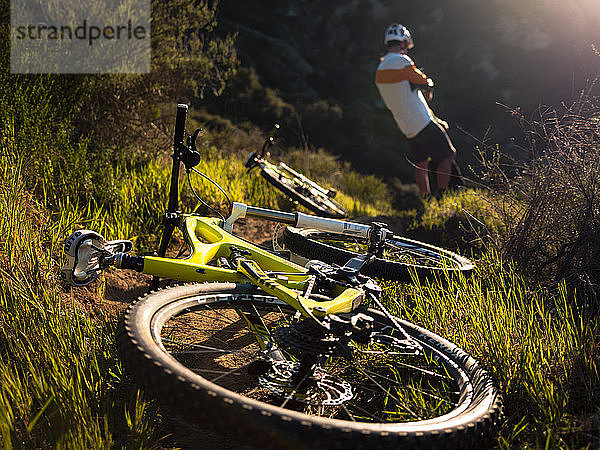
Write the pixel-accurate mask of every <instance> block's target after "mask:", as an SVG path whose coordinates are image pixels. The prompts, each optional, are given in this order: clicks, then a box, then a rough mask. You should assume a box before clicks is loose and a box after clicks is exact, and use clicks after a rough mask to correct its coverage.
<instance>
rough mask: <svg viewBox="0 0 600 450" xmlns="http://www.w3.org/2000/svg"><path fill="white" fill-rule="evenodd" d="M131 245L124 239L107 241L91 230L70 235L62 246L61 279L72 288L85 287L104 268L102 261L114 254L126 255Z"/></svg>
mask: <svg viewBox="0 0 600 450" xmlns="http://www.w3.org/2000/svg"><path fill="white" fill-rule="evenodd" d="M132 248H133V243H132V242H131V241H127V240H124V239H120V240H115V241H107V240H106V239H104V237H103V236H102V235H101V234H99V233H97V232H95V231H92V230H79V231H76V232H74V233H73V234H71V236H69V237H68V238H67V240H66V241H65V244H64V250H65V256H66V259H67V262H66V264H65V265H64V266H63V268H62V270H61V277H62V278H63V279H64V280H65V281H66V282H67V283H69V284H71V285H72V286H87V285H88V284H90V283H92V282H93V281H95V280H96V279H97V278H98V276H99V275H100V272H101V271H102V270H103V269H104V268H105V267H103V266H102V262H103V260H104V259H105V258H106V257H107V256H112V255H114V254H115V253H128V252H130V251H131V249H132Z"/></svg>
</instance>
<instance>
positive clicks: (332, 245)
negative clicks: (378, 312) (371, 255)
mask: <svg viewBox="0 0 600 450" xmlns="http://www.w3.org/2000/svg"><path fill="white" fill-rule="evenodd" d="M283 241H284V243H285V246H286V248H287V249H288V250H290V251H292V252H294V253H297V254H299V255H301V256H303V257H305V258H310V259H318V260H320V261H324V262H327V263H330V264H338V265H344V264H345V263H346V262H347V261H348V260H350V259H351V258H353V257H355V256H357V255H359V254H364V253H365V252H366V251H367V245H366V240H365V239H361V238H357V237H354V236H348V235H343V234H338V233H327V232H322V231H319V230H313V229H300V228H293V227H288V228H286V229H285V230H284V233H283ZM474 267H475V266H474V264H473V263H472V262H471V261H470V260H469V259H467V258H465V257H463V256H461V255H459V254H457V253H454V252H451V251H448V250H445V249H442V248H439V247H436V246H433V245H430V244H426V243H424V242H419V241H416V240H413V239H407V238H403V237H401V236H392V237H390V238H388V239H386V242H385V243H384V250H383V255H382V257H380V258H377V259H376V260H375V261H374V262H372V263H371V264H370V265H368V266H367V267H365V268H364V270H363V273H364V274H365V275H368V276H374V277H380V278H385V279H389V280H393V281H410V280H411V277H412V274H413V273H414V274H416V275H417V276H419V277H425V278H426V277H430V276H435V274H436V273H442V272H448V273H462V274H464V275H467V274H470V273H471V271H472V270H473V268H474Z"/></svg>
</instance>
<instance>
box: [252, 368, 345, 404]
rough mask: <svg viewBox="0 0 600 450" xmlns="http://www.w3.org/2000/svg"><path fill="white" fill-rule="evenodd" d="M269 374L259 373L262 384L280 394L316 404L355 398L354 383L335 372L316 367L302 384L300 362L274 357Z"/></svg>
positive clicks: (340, 402) (334, 402)
mask: <svg viewBox="0 0 600 450" xmlns="http://www.w3.org/2000/svg"><path fill="white" fill-rule="evenodd" d="M270 362H271V368H270V369H269V370H268V371H267V373H265V374H263V375H260V376H259V377H258V381H259V383H260V385H261V386H262V387H264V388H266V389H268V390H270V391H271V392H273V393H275V394H277V395H279V396H280V397H283V398H286V399H290V400H295V401H298V402H301V403H305V404H309V405H313V406H321V405H323V406H335V405H341V404H342V403H344V402H347V401H348V400H351V399H352V396H353V395H352V386H351V385H350V383H348V382H346V381H344V380H342V379H341V378H339V377H336V376H335V375H331V374H329V373H327V372H326V371H325V370H323V369H322V368H320V367H317V368H316V369H315V370H314V371H313V372H312V374H310V375H309V376H308V377H307V379H306V380H304V381H303V382H301V383H299V382H298V381H297V374H298V371H299V370H300V363H298V362H294V361H275V360H272V361H270Z"/></svg>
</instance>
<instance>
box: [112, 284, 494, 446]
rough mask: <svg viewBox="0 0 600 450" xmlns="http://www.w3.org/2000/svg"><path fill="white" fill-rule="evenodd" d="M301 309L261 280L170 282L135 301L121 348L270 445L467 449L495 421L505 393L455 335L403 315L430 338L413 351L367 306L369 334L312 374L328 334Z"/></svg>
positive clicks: (190, 413)
mask: <svg viewBox="0 0 600 450" xmlns="http://www.w3.org/2000/svg"><path fill="white" fill-rule="evenodd" d="M294 313H295V311H294V310H293V309H291V308H290V307H289V306H288V305H286V304H285V303H283V302H281V301H280V300H278V299H277V298H274V297H271V296H269V295H267V294H265V293H264V292H262V291H260V290H258V289H256V288H255V287H253V286H250V285H235V284H224V283H213V284H200V285H186V286H178V287H174V288H168V289H165V290H162V291H158V292H155V293H151V294H149V295H147V296H146V297H145V298H143V299H142V300H140V301H139V302H137V303H135V304H134V305H132V306H130V307H129V308H128V310H127V311H126V313H125V317H124V325H123V328H122V333H120V337H119V346H120V351H121V355H122V358H123V359H124V363H125V366H126V368H127V369H128V371H130V373H131V375H132V378H133V379H134V380H139V381H140V383H143V385H144V386H145V387H146V389H147V392H148V393H149V394H150V395H154V396H156V397H157V398H158V399H159V400H160V401H162V402H164V403H166V405H167V406H169V407H170V408H171V409H172V410H174V411H176V412H179V413H180V414H181V415H182V416H183V417H184V418H185V419H186V420H188V421H193V422H195V423H197V424H200V423H213V425H214V426H216V427H217V428H220V429H222V430H224V431H227V432H228V433H234V432H238V433H240V434H242V435H243V436H244V437H245V438H247V439H250V440H252V441H257V442H258V443H263V444H267V446H268V447H273V448H344V449H346V448H375V447H377V448H398V447H418V448H437V447H448V446H454V447H461V448H465V447H472V446H477V445H480V444H481V443H482V442H483V440H484V439H486V437H487V436H488V435H489V433H490V431H491V430H492V429H493V427H494V424H495V422H496V421H497V419H498V417H499V415H500V409H501V407H500V399H499V395H498V393H497V391H496V390H495V388H494V386H493V383H492V381H491V379H490V377H489V375H488V374H487V373H486V372H485V371H484V370H483V369H482V368H481V367H480V366H479V364H478V363H477V362H476V361H475V360H474V359H473V358H471V357H469V356H468V355H467V354H466V353H464V352H463V351H462V350H460V349H459V348H457V347H456V346H454V345H453V344H451V343H450V342H448V341H446V340H444V339H442V338H441V337H439V336H437V335H435V334H433V333H431V332H429V331H427V330H424V329H422V328H420V327H418V326H416V325H414V324H412V323H409V322H406V321H401V320H399V319H398V321H399V322H400V323H401V325H402V327H404V329H405V331H406V333H408V335H410V337H411V338H412V339H414V340H415V341H417V342H418V343H419V344H420V346H421V347H422V350H420V351H414V349H412V350H411V349H410V348H408V347H406V346H405V345H404V344H403V343H404V342H405V341H404V340H403V339H404V336H400V337H399V336H398V334H399V333H400V332H399V330H398V329H397V328H394V325H393V324H392V323H391V322H390V319H388V318H387V317H386V316H385V315H384V314H382V313H381V312H378V311H375V310H370V309H369V310H367V309H365V314H366V315H368V316H370V317H372V318H373V319H374V330H375V332H374V333H373V334H372V336H371V338H369V340H368V342H365V341H362V342H361V343H354V342H351V343H349V344H348V345H347V346H345V348H347V351H346V352H344V354H343V355H340V354H337V353H336V352H329V354H328V356H326V357H324V356H321V357H320V358H319V360H318V361H317V360H313V361H316V362H311V364H314V365H313V368H312V370H311V371H310V372H308V373H307V375H305V376H304V377H301V376H298V373H299V371H300V368H301V367H302V366H303V365H305V366H306V364H305V362H304V361H305V357H304V356H303V355H306V354H307V353H310V349H311V348H312V347H314V346H315V345H316V344H315V341H316V340H318V339H316V338H315V335H314V333H312V332H310V331H309V330H310V327H306V321H302V320H299V318H298V317H296V316H295V314H294ZM306 320H308V319H306ZM251 330H254V332H252V331H251ZM257 336H259V337H260V339H257ZM267 353H269V354H270V355H271V356H266V354H267ZM273 355H275V356H273Z"/></svg>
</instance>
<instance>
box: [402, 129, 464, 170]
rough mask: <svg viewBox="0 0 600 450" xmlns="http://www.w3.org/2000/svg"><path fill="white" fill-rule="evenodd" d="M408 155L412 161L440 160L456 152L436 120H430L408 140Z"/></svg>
mask: <svg viewBox="0 0 600 450" xmlns="http://www.w3.org/2000/svg"><path fill="white" fill-rule="evenodd" d="M408 145H409V157H410V159H411V161H412V162H414V163H420V162H421V161H425V160H426V159H428V158H431V160H432V161H434V162H440V161H442V160H444V159H446V158H447V157H448V156H450V155H452V154H453V153H456V149H455V148H454V145H453V144H452V141H451V140H450V137H448V133H446V130H445V129H444V128H443V127H442V126H441V125H440V124H438V123H436V122H433V121H432V122H430V123H429V125H427V126H426V127H425V128H423V129H422V130H421V132H420V133H419V134H417V135H416V136H415V137H414V138H412V139H409V140H408Z"/></svg>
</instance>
